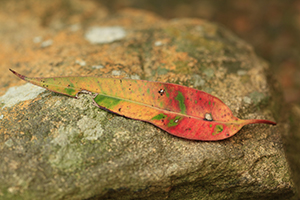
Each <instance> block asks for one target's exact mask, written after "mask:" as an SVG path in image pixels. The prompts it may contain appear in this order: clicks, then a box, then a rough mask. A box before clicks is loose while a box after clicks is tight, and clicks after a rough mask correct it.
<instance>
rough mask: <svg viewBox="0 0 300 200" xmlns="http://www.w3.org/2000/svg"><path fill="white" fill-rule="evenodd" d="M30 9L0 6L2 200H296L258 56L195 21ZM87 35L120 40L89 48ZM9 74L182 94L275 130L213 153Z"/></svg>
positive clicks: (252, 133) (216, 147) (276, 100)
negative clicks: (139, 83) (172, 89)
mask: <svg viewBox="0 0 300 200" xmlns="http://www.w3.org/2000/svg"><path fill="white" fill-rule="evenodd" d="M32 1H33V0H32ZM32 1H30V0H29V1H26V2H21V3H20V2H18V1H4V2H1V6H0V9H1V11H3V12H0V22H1V23H2V25H1V26H0V36H1V38H0V39H1V43H2V44H3V47H4V48H1V49H0V58H1V59H0V69H1V71H2V72H3V74H2V75H1V79H0V85H1V90H0V95H2V96H1V97H0V100H1V109H0V126H1V130H0V183H1V184H0V199H56V200H57V199H141V198H142V199H168V198H169V199H289V198H291V197H292V196H293V184H292V182H291V177H290V173H289V168H288V165H287V162H286V159H285V156H284V152H283V148H282V146H283V145H282V141H281V135H280V134H281V133H283V134H284V133H286V132H287V131H288V127H287V126H286V124H284V123H283V122H284V121H286V119H285V118H284V116H285V115H281V114H280V113H281V112H282V103H281V96H280V93H278V91H277V84H276V82H273V80H272V78H271V77H270V76H269V74H270V72H269V70H268V65H267V64H266V63H264V62H263V61H262V60H261V59H259V58H258V57H257V56H256V55H255V53H254V51H253V49H252V47H251V46H249V45H248V44H246V43H245V42H243V41H241V40H240V39H238V38H237V37H236V36H235V35H234V34H232V33H231V32H229V31H228V30H226V29H225V28H223V27H220V26H218V25H216V24H212V23H210V22H206V21H203V20H200V19H176V20H170V21H167V20H164V19H161V18H160V17H158V16H155V15H153V14H152V13H147V12H144V11H139V10H131V9H127V10H123V11H120V12H118V13H116V14H113V15H109V14H108V12H107V11H106V9H105V8H103V7H101V5H99V4H94V3H92V2H87V1H77V0H76V1H75V0H74V1H73V0H72V1H71V0H70V1H68V0H65V1H58V0H53V1H51V2H50V1H35V3H32ZM91 27H105V30H106V31H107V29H108V31H112V32H113V33H114V34H116V36H118V37H113V36H112V37H108V39H107V42H101V44H99V42H93V41H90V39H91V38H93V37H91V38H90V39H88V40H87V38H86V37H87V33H90V32H89V31H90V30H91V29H90V28H91ZM109 27H111V28H112V29H111V30H109ZM115 27H119V28H120V29H118V30H122V34H123V35H122V37H120V35H119V34H120V33H118V32H117V33H116V32H115V31H118V30H116V29H115ZM97 34H101V32H100V33H99V31H98V32H97ZM99 37H100V36H99ZM112 38H115V39H112ZM95 43H97V44H95ZM8 68H12V69H14V70H16V71H18V72H20V73H23V74H25V75H28V76H62V75H65V76H66V75H68V76H69V75H73V76H76V75H93V76H95V75H98V76H103V77H124V78H133V79H145V80H152V81H162V82H172V83H178V84H182V85H186V86H189V87H194V88H197V89H200V90H204V91H206V92H208V93H210V94H212V95H215V96H217V97H219V98H220V99H222V100H223V101H224V103H226V104H227V105H228V106H229V107H230V109H231V110H232V111H233V113H234V115H235V116H237V117H240V118H245V119H246V118H264V119H269V120H275V121H277V122H278V125H277V126H269V125H248V126H245V127H244V128H243V129H242V130H241V131H240V132H238V133H237V134H236V135H235V136H233V137H232V138H229V139H227V140H224V141H218V142H199V141H189V140H184V139H181V138H177V137H174V136H172V135H170V134H168V133H166V132H164V131H162V130H160V129H158V128H156V127H154V126H152V125H150V124H147V123H144V122H141V121H135V120H130V119H127V118H124V117H121V116H117V115H114V114H111V113H108V112H106V111H103V110H100V109H99V108H97V107H95V106H93V105H92V103H91V97H90V96H89V95H80V98H79V99H72V98H69V97H66V96H63V95H59V94H55V93H52V92H49V91H42V90H40V89H38V88H36V87H34V88H29V87H27V86H26V87H25V86H24V84H25V83H24V82H22V81H21V80H18V79H17V78H16V77H15V76H13V74H11V73H10V72H9V71H8ZM13 86H15V87H14V88H13V89H12V87H13ZM14 91H15V92H14ZM18 91H22V94H21V93H20V92H18ZM14 93H15V94H14ZM28 93H29V94H32V95H31V96H29V97H26V98H25V97H24V96H26V94H28ZM14 95H15V96H14ZM16 99H17V100H16ZM11 102H12V104H10V103H11Z"/></svg>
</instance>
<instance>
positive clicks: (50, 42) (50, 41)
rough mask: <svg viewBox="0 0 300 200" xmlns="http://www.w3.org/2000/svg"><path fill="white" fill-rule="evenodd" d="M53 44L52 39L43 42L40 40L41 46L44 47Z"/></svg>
mask: <svg viewBox="0 0 300 200" xmlns="http://www.w3.org/2000/svg"><path fill="white" fill-rule="evenodd" d="M52 44H53V40H46V41H44V42H42V44H41V47H42V48H45V47H49V46H51V45H52Z"/></svg>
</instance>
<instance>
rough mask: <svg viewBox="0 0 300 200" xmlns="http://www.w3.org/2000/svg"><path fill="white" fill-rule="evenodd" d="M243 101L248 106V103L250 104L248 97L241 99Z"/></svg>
mask: <svg viewBox="0 0 300 200" xmlns="http://www.w3.org/2000/svg"><path fill="white" fill-rule="evenodd" d="M243 100H244V102H245V103H247V104H250V103H251V98H250V97H247V96H245V97H244V98H243Z"/></svg>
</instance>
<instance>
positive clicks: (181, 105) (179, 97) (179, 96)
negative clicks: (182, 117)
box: [175, 91, 186, 114]
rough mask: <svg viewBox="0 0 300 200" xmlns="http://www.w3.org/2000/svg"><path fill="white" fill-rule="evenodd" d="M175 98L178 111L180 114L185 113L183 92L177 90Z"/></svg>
mask: <svg viewBox="0 0 300 200" xmlns="http://www.w3.org/2000/svg"><path fill="white" fill-rule="evenodd" d="M175 99H176V100H177V101H178V103H179V108H180V112H181V113H182V114H185V111H186V107H185V104H184V96H183V94H182V93H181V92H180V91H178V95H177V96H176V97H175Z"/></svg>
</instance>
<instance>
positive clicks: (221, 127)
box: [212, 125, 224, 135]
mask: <svg viewBox="0 0 300 200" xmlns="http://www.w3.org/2000/svg"><path fill="white" fill-rule="evenodd" d="M223 129H224V127H223V125H216V126H215V130H214V132H213V133H212V135H217V134H219V133H221V132H222V131H223Z"/></svg>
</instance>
